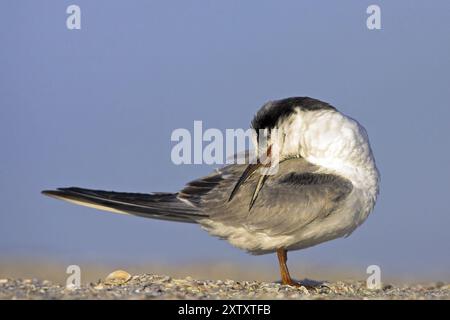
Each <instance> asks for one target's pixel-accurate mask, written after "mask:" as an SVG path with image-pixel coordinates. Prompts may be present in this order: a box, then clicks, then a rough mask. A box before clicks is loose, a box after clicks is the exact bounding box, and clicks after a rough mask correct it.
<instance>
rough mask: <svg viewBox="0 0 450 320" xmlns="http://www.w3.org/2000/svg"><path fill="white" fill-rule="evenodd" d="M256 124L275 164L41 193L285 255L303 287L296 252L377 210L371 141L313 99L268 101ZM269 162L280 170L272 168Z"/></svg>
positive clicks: (283, 263) (285, 273)
mask: <svg viewBox="0 0 450 320" xmlns="http://www.w3.org/2000/svg"><path fill="white" fill-rule="evenodd" d="M251 129H253V130H254V132H255V134H254V135H253V136H254V137H253V139H254V144H255V149H256V153H257V154H258V153H259V152H261V154H262V153H265V154H266V155H270V154H271V153H272V152H273V150H277V159H278V160H277V161H276V166H272V164H271V163H270V161H269V165H268V164H267V161H266V162H265V163H263V161H259V160H257V161H253V162H252V163H239V164H238V163H234V164H229V165H226V166H224V167H222V168H220V169H216V170H215V171H213V172H212V173H211V174H209V175H207V176H204V177H202V178H199V179H197V180H194V181H191V182H189V183H187V184H186V185H185V187H184V188H183V189H181V190H180V191H178V192H175V193H169V192H155V193H127V192H114V191H102V190H92V189H85V188H78V187H66V188H57V189H55V190H44V191H42V193H43V194H44V195H47V196H50V197H54V198H57V199H61V200H65V201H68V202H72V203H75V204H78V205H83V206H87V207H92V208H95V209H100V210H106V211H111V212H114V213H121V214H130V215H135V216H140V217H145V218H153V219H161V220H169V221H177V222H184V223H194V224H198V225H200V226H201V228H203V229H204V230H206V231H207V232H208V233H209V234H210V235H212V236H215V237H218V238H220V239H224V240H227V241H228V242H229V243H230V244H231V245H233V246H235V247H237V248H239V249H241V250H244V251H246V252H248V253H250V254H253V255H262V254H271V253H276V255H277V258H278V264H279V269H280V275H281V283H282V284H283V285H290V286H299V285H303V284H302V283H300V282H298V281H294V280H293V278H292V277H291V275H290V272H289V269H288V266H287V253H288V252H290V251H295V250H300V249H305V248H309V247H312V246H315V245H317V244H320V243H323V242H326V241H330V240H333V239H337V238H342V237H347V236H349V235H350V234H351V233H352V232H353V231H354V230H355V229H356V228H357V227H358V226H359V225H361V224H362V223H363V222H364V221H365V220H366V219H367V217H368V216H369V214H370V213H371V212H372V211H373V208H374V206H375V203H376V200H377V197H378V194H379V182H380V174H379V171H378V169H377V166H376V163H375V159H374V156H373V152H372V149H371V146H370V143H369V138H368V135H367V132H366V130H365V129H364V127H363V126H362V125H361V124H359V123H358V122H357V121H356V120H355V119H353V118H351V117H349V116H347V115H344V114H343V113H341V112H340V111H338V109H337V108H335V107H334V106H332V105H331V104H329V103H327V102H324V101H321V100H318V99H314V98H310V97H289V98H284V99H279V100H272V101H269V102H267V103H265V104H263V106H262V107H261V108H260V109H259V110H258V111H257V112H256V114H255V116H254V118H253V120H252V121H251ZM273 132H278V134H277V135H274V134H271V133H273ZM261 133H263V134H261ZM260 135H263V136H265V137H266V143H265V145H266V147H265V148H263V147H262V146H261V143H260V144H259V145H258V143H259V140H260V139H256V138H258V137H259V136H260ZM275 136H276V137H275ZM255 137H256V138H255ZM273 162H274V163H275V161H273ZM269 166H270V167H274V168H275V167H276V170H272V172H271V173H270V174H269V170H268V167H269Z"/></svg>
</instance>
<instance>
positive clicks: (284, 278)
mask: <svg viewBox="0 0 450 320" xmlns="http://www.w3.org/2000/svg"><path fill="white" fill-rule="evenodd" d="M277 256H278V263H279V264H280V272H281V283H282V284H285V285H289V286H296V285H299V284H298V283H296V282H294V281H293V280H292V279H291V275H290V274H289V270H288V267H287V265H286V262H287V250H285V249H278V250H277Z"/></svg>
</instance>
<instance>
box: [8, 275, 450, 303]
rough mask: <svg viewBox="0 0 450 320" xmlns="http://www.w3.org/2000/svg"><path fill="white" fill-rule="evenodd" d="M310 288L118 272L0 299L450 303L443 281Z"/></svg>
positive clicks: (33, 285) (19, 284)
mask: <svg viewBox="0 0 450 320" xmlns="http://www.w3.org/2000/svg"><path fill="white" fill-rule="evenodd" d="M309 284H314V285H316V288H308V289H307V288H305V287H303V286H301V287H291V286H284V285H281V284H279V283H274V282H260V281H234V280H223V281H222V280H196V279H192V278H191V277H186V278H184V279H173V278H171V277H169V276H161V275H154V274H143V275H130V274H128V273H120V272H119V273H118V272H116V273H113V275H112V276H109V277H107V278H106V279H105V280H100V281H98V282H96V283H90V284H87V285H81V287H80V288H67V287H66V286H63V285H59V284H53V283H52V282H50V281H48V280H37V279H25V280H18V279H0V299H447V300H448V299H450V285H449V284H445V283H431V284H429V285H404V286H393V285H384V286H383V287H382V288H381V289H368V288H367V286H366V283H365V281H338V282H332V283H327V282H324V283H314V282H309Z"/></svg>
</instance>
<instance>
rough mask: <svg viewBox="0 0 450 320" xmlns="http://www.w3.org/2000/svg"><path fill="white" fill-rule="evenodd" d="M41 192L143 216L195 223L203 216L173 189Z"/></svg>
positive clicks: (69, 200)
mask: <svg viewBox="0 0 450 320" xmlns="http://www.w3.org/2000/svg"><path fill="white" fill-rule="evenodd" d="M42 193H43V194H44V195H47V196H50V197H53V198H57V199H61V200H65V201H68V202H72V203H75V204H78V205H82V206H87V207H91V208H95V209H99V210H105V211H111V212H115V213H121V214H132V215H136V216H141V217H145V218H153V219H161V220H171V221H180V222H190V223H196V222H197V220H198V219H201V218H205V217H207V215H205V214H203V213H202V212H201V211H200V210H199V209H198V208H197V207H195V206H194V205H192V204H190V203H187V202H186V201H183V200H180V199H179V198H178V197H177V194H176V193H151V194H144V193H126V192H114V191H103V190H90V189H83V188H76V187H71V188H58V189H57V190H45V191H42Z"/></svg>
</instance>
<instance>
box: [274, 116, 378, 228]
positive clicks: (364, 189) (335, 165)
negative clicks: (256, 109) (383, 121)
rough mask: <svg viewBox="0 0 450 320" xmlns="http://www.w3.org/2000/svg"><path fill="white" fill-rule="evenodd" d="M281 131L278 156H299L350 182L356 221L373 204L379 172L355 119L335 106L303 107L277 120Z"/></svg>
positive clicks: (364, 216) (362, 130) (281, 157)
mask: <svg viewBox="0 0 450 320" xmlns="http://www.w3.org/2000/svg"><path fill="white" fill-rule="evenodd" d="M278 128H279V130H280V131H281V132H283V133H284V135H285V138H284V139H283V141H282V140H279V139H278V141H282V145H280V147H279V150H280V152H281V154H280V159H283V158H287V157H290V156H296V155H298V156H301V157H302V158H304V159H306V160H307V161H309V162H311V163H313V164H316V165H318V166H320V167H321V168H322V169H321V171H322V172H324V173H333V174H338V175H340V176H342V177H344V178H347V179H349V180H350V181H351V182H352V185H353V188H354V193H358V196H359V197H360V198H361V199H360V200H361V201H358V203H359V205H358V208H354V210H355V211H358V215H359V217H360V218H359V219H361V221H360V222H358V223H357V224H358V225H359V224H360V223H361V222H362V221H364V219H365V218H366V217H367V215H368V214H369V213H370V211H371V210H372V209H373V206H374V205H375V201H376V197H377V195H378V182H379V174H378V170H377V168H376V165H375V160H374V157H373V155H372V151H371V148H370V144H369V140H368V136H367V133H366V131H365V129H364V128H363V127H362V126H361V125H360V124H359V123H358V122H357V121H355V120H354V119H351V118H349V117H347V116H345V115H343V114H342V113H340V112H338V111H334V110H320V111H315V112H311V111H302V110H298V111H297V112H296V113H295V114H294V115H292V116H291V117H289V118H287V119H285V120H283V121H282V122H281V123H279V126H278Z"/></svg>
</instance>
